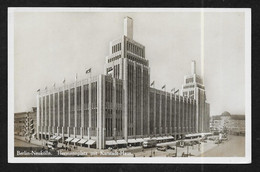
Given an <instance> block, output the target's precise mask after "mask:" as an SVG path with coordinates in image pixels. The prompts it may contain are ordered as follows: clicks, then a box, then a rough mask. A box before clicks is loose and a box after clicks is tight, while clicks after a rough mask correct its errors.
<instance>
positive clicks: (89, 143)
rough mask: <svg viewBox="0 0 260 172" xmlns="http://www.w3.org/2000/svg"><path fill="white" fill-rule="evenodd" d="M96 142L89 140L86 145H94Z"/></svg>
mask: <svg viewBox="0 0 260 172" xmlns="http://www.w3.org/2000/svg"><path fill="white" fill-rule="evenodd" d="M95 142H96V141H95V140H88V141H87V142H86V143H85V144H86V145H93V144H94V143H95Z"/></svg>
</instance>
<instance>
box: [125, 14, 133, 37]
mask: <svg viewBox="0 0 260 172" xmlns="http://www.w3.org/2000/svg"><path fill="white" fill-rule="evenodd" d="M124 35H125V36H126V37H128V38H130V39H133V19H132V18H131V17H128V16H127V17H125V18H124Z"/></svg>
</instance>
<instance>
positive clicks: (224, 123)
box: [210, 111, 245, 135]
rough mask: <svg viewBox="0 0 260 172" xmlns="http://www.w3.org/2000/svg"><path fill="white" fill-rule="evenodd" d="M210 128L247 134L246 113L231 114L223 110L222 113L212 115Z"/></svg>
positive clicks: (236, 133) (230, 132)
mask: <svg viewBox="0 0 260 172" xmlns="http://www.w3.org/2000/svg"><path fill="white" fill-rule="evenodd" d="M210 130H211V131H218V132H223V131H225V130H226V131H227V132H228V133H229V134H235V135H244V134H245V115H231V114H230V113H229V112H226V111H225V112H223V113H222V114H221V115H216V116H212V117H211V119H210Z"/></svg>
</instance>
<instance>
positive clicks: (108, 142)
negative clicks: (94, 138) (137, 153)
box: [106, 140, 117, 145]
mask: <svg viewBox="0 0 260 172" xmlns="http://www.w3.org/2000/svg"><path fill="white" fill-rule="evenodd" d="M106 145H117V142H116V141H115V140H107V141H106Z"/></svg>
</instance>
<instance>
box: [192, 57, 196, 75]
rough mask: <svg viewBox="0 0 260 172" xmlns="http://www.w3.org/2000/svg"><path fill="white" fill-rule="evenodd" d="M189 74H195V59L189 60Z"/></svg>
mask: <svg viewBox="0 0 260 172" xmlns="http://www.w3.org/2000/svg"><path fill="white" fill-rule="evenodd" d="M191 74H192V75H194V74H196V61H195V60H192V61H191Z"/></svg>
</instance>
